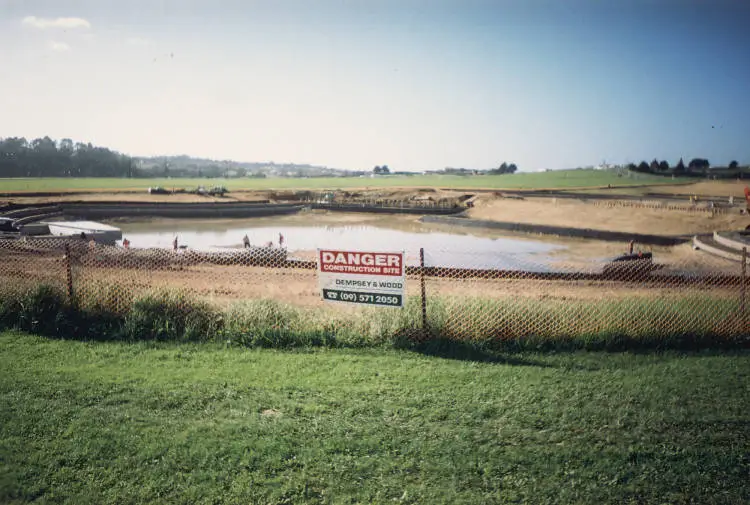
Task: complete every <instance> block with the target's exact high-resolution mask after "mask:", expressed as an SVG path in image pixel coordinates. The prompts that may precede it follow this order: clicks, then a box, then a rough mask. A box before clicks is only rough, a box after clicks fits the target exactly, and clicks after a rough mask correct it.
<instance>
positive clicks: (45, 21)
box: [21, 16, 91, 30]
mask: <svg viewBox="0 0 750 505" xmlns="http://www.w3.org/2000/svg"><path fill="white" fill-rule="evenodd" d="M21 23H22V24H23V25H25V26H31V27H33V28H39V29H40V30H44V29H46V28H66V29H74V28H91V23H89V22H88V21H86V20H85V19H83V18H54V19H52V18H38V17H36V16H26V17H25V18H23V20H22V21H21Z"/></svg>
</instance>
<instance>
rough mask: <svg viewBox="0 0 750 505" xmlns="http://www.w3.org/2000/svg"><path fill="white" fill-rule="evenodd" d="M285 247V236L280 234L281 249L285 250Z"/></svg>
mask: <svg viewBox="0 0 750 505" xmlns="http://www.w3.org/2000/svg"><path fill="white" fill-rule="evenodd" d="M283 247H284V235H282V234H281V233H279V248H283Z"/></svg>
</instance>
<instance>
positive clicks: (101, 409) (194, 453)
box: [0, 332, 750, 504]
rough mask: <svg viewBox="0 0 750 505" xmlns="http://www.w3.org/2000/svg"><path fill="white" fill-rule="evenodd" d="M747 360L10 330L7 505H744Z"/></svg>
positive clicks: (3, 485) (0, 403)
mask: <svg viewBox="0 0 750 505" xmlns="http://www.w3.org/2000/svg"><path fill="white" fill-rule="evenodd" d="M748 405H750V353H748V352H744V353H741V352H738V353H734V354H712V353H701V354H683V353H666V354H604V353H575V354H548V355H542V354H524V355H513V356H510V357H507V359H505V360H499V361H496V362H483V363H478V362H471V361H459V360H451V359H444V358H440V357H435V356H423V355H420V354H415V353H410V352H406V351H392V350H380V349H375V350H367V351H351V350H348V351H341V350H336V351H332V350H316V351H296V352H292V351H286V352H282V351H271V350H241V349H237V348H229V349H224V348H220V347H217V346H212V345H207V344H204V345H153V344H151V345H149V344H126V343H95V344H89V343H82V342H78V341H59V340H46V339H43V338H39V337H35V336H29V335H24V334H20V333H13V332H8V333H0V502H2V503H24V502H30V501H34V502H36V503H61V502H68V503H75V504H84V503H96V504H100V503H118V504H124V503H144V502H151V503H191V504H192V503H242V504H246V503H427V504H436V503H451V504H453V503H471V504H475V503H596V504H600V503H742V502H745V503H747V502H748V500H750V479H748V476H749V472H750V411H749V410H748Z"/></svg>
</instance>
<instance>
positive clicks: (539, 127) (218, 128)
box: [0, 0, 750, 171]
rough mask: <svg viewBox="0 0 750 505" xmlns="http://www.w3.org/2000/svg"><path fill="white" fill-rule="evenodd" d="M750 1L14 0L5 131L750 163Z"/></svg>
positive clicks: (224, 146) (292, 147) (282, 158)
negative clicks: (119, 1) (116, 1)
mask: <svg viewBox="0 0 750 505" xmlns="http://www.w3.org/2000/svg"><path fill="white" fill-rule="evenodd" d="M747 19H750V2H741V1H736V2H735V1H722V0H719V1H715V2H711V3H706V2H700V1H697V0H683V1H678V0H662V1H640V0H635V1H632V2H594V1H587V0H573V1H570V2H564V3H563V2H558V1H552V0H546V1H542V0H540V1H537V2H529V1H525V2H522V1H499V0H496V1H489V0H487V1H485V0H468V1H463V2H459V1H441V0H436V1H426V0H424V1H419V0H410V1H393V0H383V1H378V2H374V1H372V2H370V1H365V0H354V1H350V2H338V1H333V0H331V1H328V0H325V1H319V2H303V1H274V2H270V1H250V2H242V1H237V0H230V1H225V2H213V3H208V2H200V1H194V0H186V1H182V2H176V1H169V0H167V1H164V2H161V3H151V2H146V1H144V0H135V1H132V2H128V3H126V4H123V5H117V4H114V3H111V2H101V1H93V0H92V1H83V0H82V1H52V0H29V1H24V2H18V1H13V0H0V47H2V48H3V49H2V51H0V69H2V70H0V89H3V91H4V93H2V94H0V111H2V113H0V137H12V136H25V137H26V138H29V139H31V138H35V137H41V136H44V135H49V136H50V137H52V138H55V139H56V140H59V139H61V138H71V139H74V140H76V141H83V142H91V143H93V144H97V145H101V146H103V147H109V148H111V149H114V150H117V151H120V152H123V153H126V154H130V155H133V156H173V155H188V156H193V157H202V158H211V159H219V160H224V159H232V160H235V161H242V162H269V161H273V162H275V163H277V164H280V163H296V164H311V165H317V166H328V167H333V168H340V169H349V170H370V169H372V167H373V166H375V165H383V164H386V165H388V166H389V167H390V168H391V170H394V171H402V170H403V171H422V170H436V169H442V168H444V167H446V166H449V167H464V168H471V169H488V168H492V167H497V166H498V165H499V164H500V163H502V162H503V161H505V162H509V163H510V162H513V163H516V164H517V165H518V166H519V169H520V170H521V171H535V170H541V169H545V168H552V169H559V168H575V167H581V166H590V165H597V164H599V163H601V162H603V161H606V162H608V163H613V164H624V163H628V162H636V163H637V162H639V161H641V160H646V161H650V160H651V159H653V158H658V159H659V160H662V159H666V160H667V161H669V162H670V164H674V163H676V161H677V160H678V159H679V158H680V157H682V158H684V159H685V162H687V161H688V160H689V159H691V158H694V157H701V158H708V159H709V160H710V161H711V163H712V164H713V165H724V164H727V163H729V161H731V160H735V159H736V160H737V161H739V162H740V163H741V164H745V163H748V162H750V145H748V142H747V139H748V138H749V136H750V122H748V112H750V97H748V90H750V66H748V65H747V59H748V56H750V30H747V28H746V26H745V21H746V20H747Z"/></svg>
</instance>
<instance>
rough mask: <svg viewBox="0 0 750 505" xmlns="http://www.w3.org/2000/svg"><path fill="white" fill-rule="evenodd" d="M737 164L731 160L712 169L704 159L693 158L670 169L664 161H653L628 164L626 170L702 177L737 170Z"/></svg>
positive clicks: (679, 162) (681, 161)
mask: <svg viewBox="0 0 750 505" xmlns="http://www.w3.org/2000/svg"><path fill="white" fill-rule="evenodd" d="M739 168H740V167H739V163H738V162H737V161H736V160H733V161H732V162H731V163H729V165H728V166H726V167H712V166H711V163H710V162H709V161H708V160H707V159H705V158H693V159H692V160H690V162H689V163H688V164H687V165H685V162H684V161H683V159H682V158H680V161H678V162H677V164H676V165H675V166H674V167H671V166H670V165H669V163H668V162H667V161H665V160H662V161H659V160H657V159H654V160H653V161H651V163H648V162H646V161H641V162H640V163H639V164H637V165H636V164H635V163H629V164H628V165H627V169H628V170H630V171H631V172H641V173H646V174H656V175H677V176H687V177H689V176H704V175H708V174H709V172H710V171H711V170H712V169H713V170H722V169H725V170H726V169H729V170H735V171H737V170H739Z"/></svg>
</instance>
